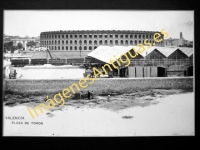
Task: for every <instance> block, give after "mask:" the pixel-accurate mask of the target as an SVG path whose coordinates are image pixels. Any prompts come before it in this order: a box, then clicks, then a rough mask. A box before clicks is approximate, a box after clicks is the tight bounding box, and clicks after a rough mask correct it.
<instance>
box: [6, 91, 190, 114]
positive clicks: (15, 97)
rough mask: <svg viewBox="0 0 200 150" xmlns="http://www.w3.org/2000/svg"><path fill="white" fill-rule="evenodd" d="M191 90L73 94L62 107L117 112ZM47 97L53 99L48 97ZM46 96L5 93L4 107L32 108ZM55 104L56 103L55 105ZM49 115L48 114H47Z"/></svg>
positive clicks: (155, 102)
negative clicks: (101, 109)
mask: <svg viewBox="0 0 200 150" xmlns="http://www.w3.org/2000/svg"><path fill="white" fill-rule="evenodd" d="M192 91H193V90H192V89H188V90H180V89H149V90H136V91H133V92H129V93H123V92H121V93H110V94H109V95H110V97H109V99H108V94H99V95H94V98H93V99H90V100H88V98H87V95H86V96H85V97H83V98H81V99H80V96H79V94H78V93H77V94H75V95H73V96H72V98H70V99H65V104H64V106H73V107H75V108H83V107H90V108H94V107H99V108H104V109H109V110H111V111H119V110H122V109H126V108H130V107H138V106H139V107H145V106H149V105H156V104H158V103H159V101H155V100H156V99H157V98H162V97H166V96H168V95H172V94H181V93H187V92H192ZM49 97H53V94H52V95H49ZM45 98H46V95H44V94H43V95H42V94H38V93H35V94H32V95H29V94H17V93H8V92H7V93H5V94H4V105H5V106H9V107H13V106H18V105H23V106H27V107H30V108H33V107H35V106H37V105H39V104H40V103H45V101H46V99H45ZM55 104H56V103H55ZM64 106H61V107H59V104H56V106H55V107H54V108H52V109H50V112H53V111H56V110H62V109H65V107H64ZM49 114H50V113H49Z"/></svg>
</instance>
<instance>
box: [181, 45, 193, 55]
mask: <svg viewBox="0 0 200 150" xmlns="http://www.w3.org/2000/svg"><path fill="white" fill-rule="evenodd" d="M178 49H180V50H181V51H182V52H183V53H185V54H186V55H187V56H188V57H190V56H191V55H192V54H193V53H194V49H193V47H179V48H178Z"/></svg>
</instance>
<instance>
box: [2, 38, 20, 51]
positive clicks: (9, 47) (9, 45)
mask: <svg viewBox="0 0 200 150" xmlns="http://www.w3.org/2000/svg"><path fill="white" fill-rule="evenodd" d="M15 49H17V47H16V46H13V41H11V42H8V43H4V52H5V51H6V50H9V51H11V53H14V50H15Z"/></svg>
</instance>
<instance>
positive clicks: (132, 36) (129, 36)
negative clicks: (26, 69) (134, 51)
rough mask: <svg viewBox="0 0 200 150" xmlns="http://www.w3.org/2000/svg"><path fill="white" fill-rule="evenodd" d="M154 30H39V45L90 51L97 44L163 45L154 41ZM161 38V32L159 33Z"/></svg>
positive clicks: (51, 48) (67, 49) (50, 47)
mask: <svg viewBox="0 0 200 150" xmlns="http://www.w3.org/2000/svg"><path fill="white" fill-rule="evenodd" d="M155 33H160V34H161V32H156V31H137V30H75V31H74V30H72V31H62V30H60V31H49V32H41V34H40V45H41V46H44V47H48V49H49V50H55V51H59V50H64V51H77V52H79V51H81V50H83V51H92V50H94V49H96V48H97V47H98V46H100V45H103V46H114V45H116V46H117V45H118V46H130V45H137V44H144V40H145V39H148V42H149V43H152V44H153V43H155V46H163V41H162V42H159V43H156V42H155V41H154V37H153V36H154V34H155ZM161 39H163V34H161Z"/></svg>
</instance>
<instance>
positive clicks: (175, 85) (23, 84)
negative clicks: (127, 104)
mask: <svg viewBox="0 0 200 150" xmlns="http://www.w3.org/2000/svg"><path fill="white" fill-rule="evenodd" d="M79 80H80V79H57V80H55V79H54V80H52V79H50V80H48V79H45V80H27V79H16V80H5V91H8V92H18V93H35V92H37V93H46V94H49V93H55V94H56V92H62V90H63V89H64V88H69V86H71V85H72V84H77V85H78V86H79ZM90 82H91V81H87V82H86V83H85V84H84V85H86V84H88V87H86V88H81V87H80V86H79V88H80V90H82V91H87V90H93V91H94V92H95V93H107V92H108V91H112V92H123V91H127V92H129V91H133V90H137V89H143V90H145V89H156V88H157V89H158V88H161V89H192V88H193V77H156V78H100V79H97V80H96V81H95V82H94V83H93V84H89V83H90ZM74 89H75V91H78V90H77V89H76V87H74Z"/></svg>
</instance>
